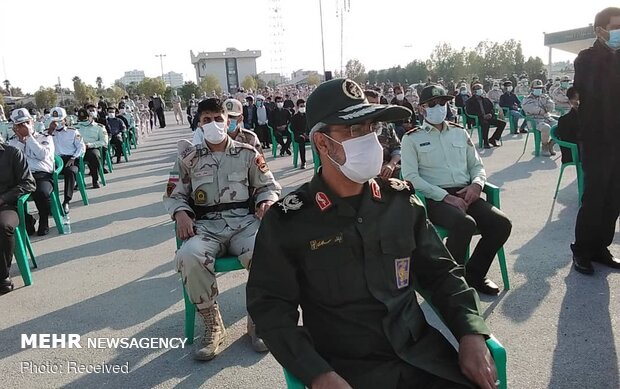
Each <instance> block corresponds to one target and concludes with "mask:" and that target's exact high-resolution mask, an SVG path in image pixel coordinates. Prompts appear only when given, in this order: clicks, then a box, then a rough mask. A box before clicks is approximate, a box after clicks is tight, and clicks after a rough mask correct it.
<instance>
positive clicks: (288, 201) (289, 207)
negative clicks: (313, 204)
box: [279, 194, 304, 213]
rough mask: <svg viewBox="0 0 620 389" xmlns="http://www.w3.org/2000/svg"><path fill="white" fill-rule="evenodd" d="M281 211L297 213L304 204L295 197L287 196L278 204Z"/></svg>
mask: <svg viewBox="0 0 620 389" xmlns="http://www.w3.org/2000/svg"><path fill="white" fill-rule="evenodd" d="M279 205H280V207H282V211H284V213H287V212H288V211H298V210H299V209H301V207H302V206H303V205H304V203H303V202H302V201H301V200H300V199H299V197H297V195H294V194H292V195H288V196H286V197H285V198H284V199H282V201H281V202H280V204H279Z"/></svg>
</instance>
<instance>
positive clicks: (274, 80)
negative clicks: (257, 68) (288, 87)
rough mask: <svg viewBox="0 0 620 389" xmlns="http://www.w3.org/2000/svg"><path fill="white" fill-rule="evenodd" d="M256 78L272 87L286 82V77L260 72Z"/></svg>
mask: <svg viewBox="0 0 620 389" xmlns="http://www.w3.org/2000/svg"><path fill="white" fill-rule="evenodd" d="M258 78H260V79H261V80H263V81H264V82H265V84H270V83H271V84H272V85H281V84H285V83H286V81H287V80H286V77H284V76H283V75H281V74H280V73H265V72H260V73H258Z"/></svg>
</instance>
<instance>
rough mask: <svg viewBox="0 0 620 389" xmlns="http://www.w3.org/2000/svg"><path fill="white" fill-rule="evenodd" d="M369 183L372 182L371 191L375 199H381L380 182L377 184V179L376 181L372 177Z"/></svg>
mask: <svg viewBox="0 0 620 389" xmlns="http://www.w3.org/2000/svg"><path fill="white" fill-rule="evenodd" d="M369 183H370V192H371V193H372V198H373V199H375V200H381V188H380V187H379V184H377V181H375V180H374V179H371V180H370V181H369Z"/></svg>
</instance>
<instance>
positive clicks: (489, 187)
mask: <svg viewBox="0 0 620 389" xmlns="http://www.w3.org/2000/svg"><path fill="white" fill-rule="evenodd" d="M482 191H483V192H484V193H485V194H486V195H487V201H488V202H489V203H490V204H492V205H493V206H495V208H498V209H499V208H500V201H499V192H500V190H499V187H497V186H495V185H493V184H491V183H488V182H487V183H486V184H484V188H482Z"/></svg>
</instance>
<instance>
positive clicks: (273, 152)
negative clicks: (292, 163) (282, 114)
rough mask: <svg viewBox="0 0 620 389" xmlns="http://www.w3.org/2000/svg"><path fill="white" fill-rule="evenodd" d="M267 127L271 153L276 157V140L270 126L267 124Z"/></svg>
mask: <svg viewBox="0 0 620 389" xmlns="http://www.w3.org/2000/svg"><path fill="white" fill-rule="evenodd" d="M267 128H268V129H269V136H270V137H271V155H272V156H273V157H274V158H278V140H277V139H276V135H275V133H274V130H273V128H272V127H271V126H267Z"/></svg>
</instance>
